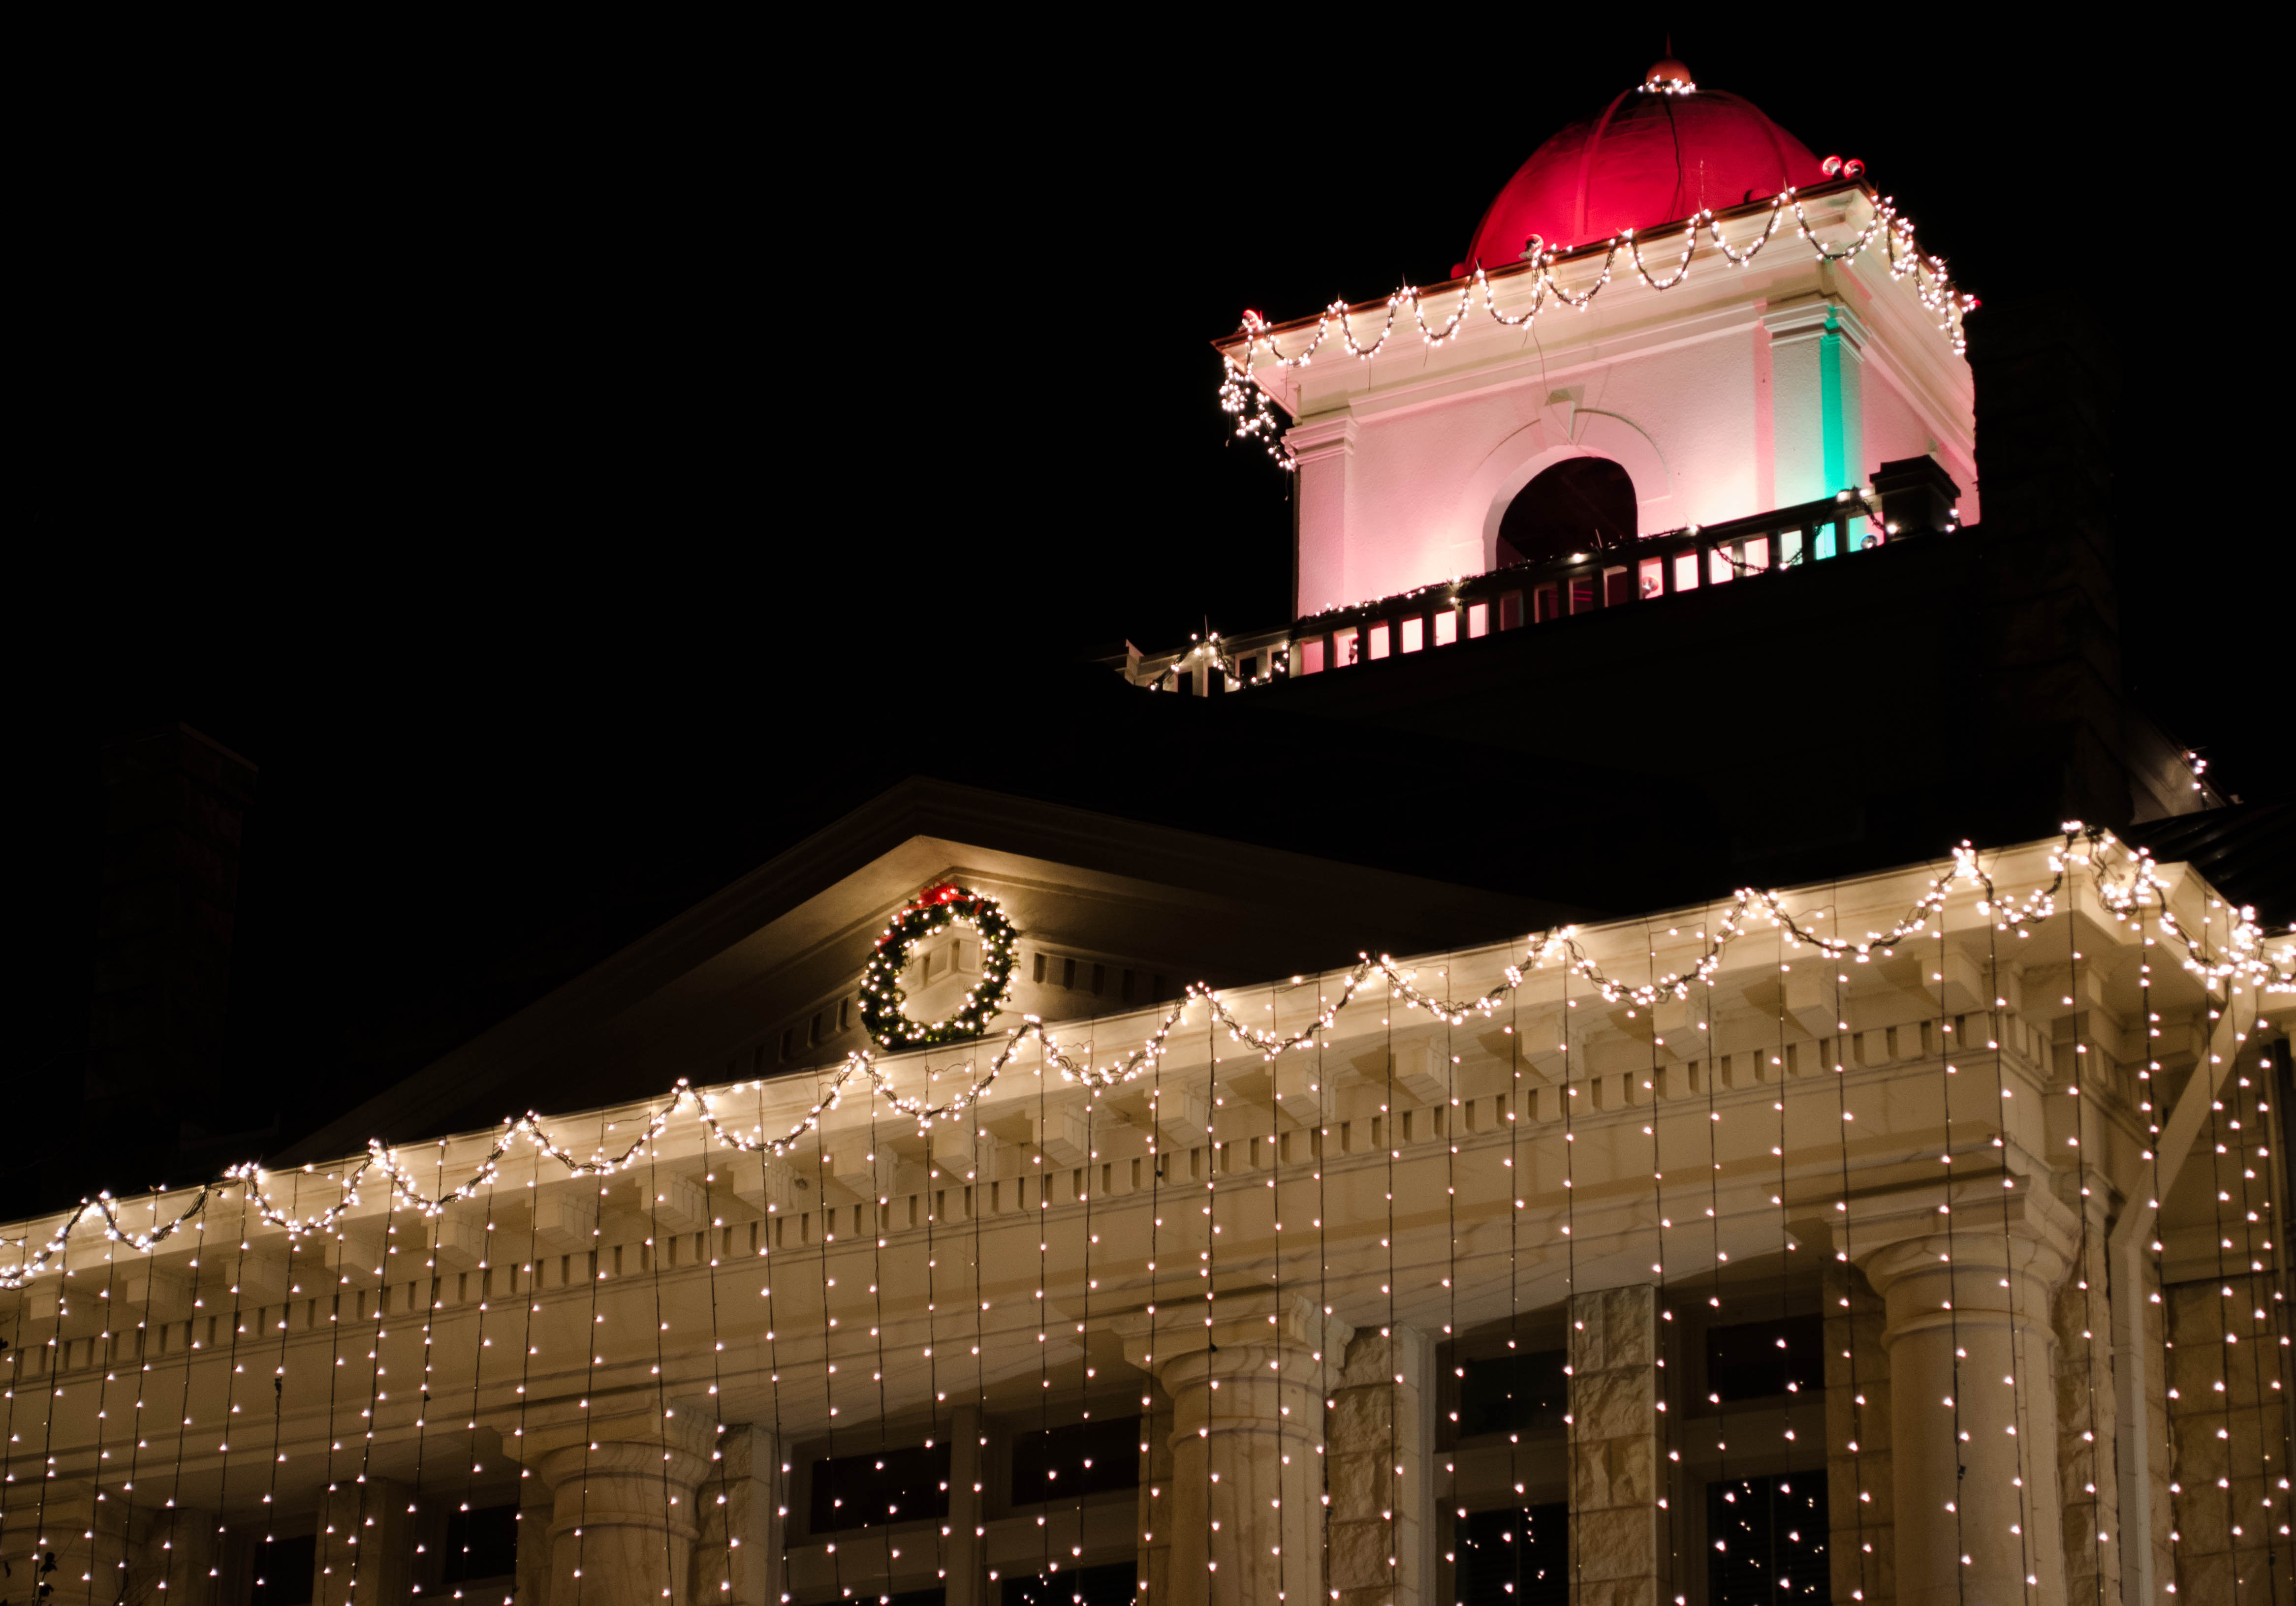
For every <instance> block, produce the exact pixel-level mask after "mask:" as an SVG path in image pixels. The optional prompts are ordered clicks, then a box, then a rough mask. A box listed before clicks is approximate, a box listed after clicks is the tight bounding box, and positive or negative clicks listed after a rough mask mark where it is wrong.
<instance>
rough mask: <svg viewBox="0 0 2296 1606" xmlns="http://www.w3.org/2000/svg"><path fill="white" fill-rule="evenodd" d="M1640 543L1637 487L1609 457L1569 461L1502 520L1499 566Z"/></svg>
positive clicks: (1524, 493) (1523, 494)
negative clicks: (1636, 503) (1638, 541)
mask: <svg viewBox="0 0 2296 1606" xmlns="http://www.w3.org/2000/svg"><path fill="white" fill-rule="evenodd" d="M1634 538H1635V482H1634V481H1633V480H1632V479H1629V478H1628V476H1627V471H1626V470H1624V469H1622V468H1620V466H1619V465H1618V464H1617V463H1612V462H1611V460H1610V459H1609V458H1607V457H1566V458H1564V459H1563V460H1562V462H1561V463H1556V464H1555V465H1554V467H1553V468H1551V469H1548V470H1547V471H1546V472H1544V473H1542V474H1540V475H1539V476H1538V478H1537V479H1533V480H1532V481H1531V482H1530V483H1529V485H1526V486H1524V487H1523V488H1522V489H1521V490H1520V491H1518V492H1517V493H1516V494H1515V498H1514V500H1513V502H1510V503H1509V504H1507V510H1506V512H1505V513H1503V514H1501V515H1500V517H1499V541H1498V560H1499V561H1500V562H1501V563H1502V564H1506V563H1546V562H1552V561H1554V560H1556V559H1558V558H1567V557H1569V556H1570V554H1571V553H1574V552H1600V551H1601V550H1603V548H1604V547H1606V546H1620V545H1626V544H1628V543H1629V542H1631V541H1633V540H1634Z"/></svg>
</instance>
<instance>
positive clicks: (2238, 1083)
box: [2233, 1022, 2280, 1601]
mask: <svg viewBox="0 0 2296 1606" xmlns="http://www.w3.org/2000/svg"><path fill="white" fill-rule="evenodd" d="M2257 1024H2259V1025H2260V1024H2261V1022H2257ZM2270 1063H2271V1061H2269V1060H2266V1061H2261V1062H2260V1063H2259V1066H2258V1067H2257V1069H2259V1072H2260V1071H2261V1070H2262V1069H2264V1067H2266V1066H2268V1065H2269V1064H2270ZM2234 1088H2235V1092H2234V1095H2233V1113H2234V1114H2235V1115H2236V1116H2239V1117H2241V1118H2242V1119H2241V1120H2238V1121H2235V1122H2234V1123H2233V1124H2234V1126H2235V1127H2236V1128H2243V1129H2244V1127H2246V1126H2252V1125H2254V1123H2255V1120H2256V1118H2257V1115H2258V1114H2259V1110H2258V1108H2257V1107H2258V1106H2259V1105H2263V1106H2264V1109H2265V1110H2269V1109H2270V1105H2269V1104H2267V1103H2266V1102H2265V1100H2264V1098H2263V1095H2262V1094H2261V1093H2259V1092H2258V1091H2257V1089H2256V1087H2255V1085H2254V1081H2253V1079H2252V1078H2251V1077H2247V1076H2244V1075H2241V1074H2239V1073H2238V1072H2237V1071H2235V1076H2234ZM2243 1093H2246V1094H2252V1095H2253V1096H2251V1097H2248V1098H2243V1097H2242V1096H2241V1094H2243ZM2249 1143H2250V1139H2249V1138H2247V1137H2245V1136H2243V1138H2242V1140H2241V1143H2240V1148H2241V1149H2242V1150H2243V1152H2242V1153H2240V1155H2239V1157H2238V1158H2239V1160H2240V1205H2239V1209H2240V1210H2241V1212H2242V1214H2243V1217H2244V1218H2245V1219H2246V1221H2247V1223H2248V1233H2247V1241H2248V1274H2247V1275H2246V1276H2245V1277H2243V1278H2242V1279H2241V1282H2242V1283H2243V1286H2244V1288H2245V1289H2246V1293H2245V1294H2244V1296H2243V1304H2244V1305H2245V1306H2246V1307H2247V1308H2248V1309H2249V1310H2250V1311H2251V1313H2252V1320H2253V1322H2254V1323H2256V1326H2251V1328H2250V1329H2249V1333H2248V1371H2249V1390H2250V1392H2251V1395H2252V1396H2253V1397H2254V1400H2253V1403H2254V1405H2255V1407H2256V1453H2257V1465H2256V1473H2257V1484H2258V1490H2259V1495H2260V1496H2261V1498H2260V1499H2259V1502H2258V1504H2259V1505H2260V1506H2261V1507H2262V1509H2263V1510H2264V1511H2265V1512H2267V1516H2266V1517H2265V1518H2264V1519H2263V1521H2264V1525H2265V1532H2264V1572H2265V1580H2266V1590H2265V1596H2264V1598H2265V1599H2266V1600H2267V1601H2276V1600H2278V1599H2279V1598H2280V1596H2279V1593H2278V1584H2279V1569H2278V1567H2277V1566H2276V1562H2275V1559H2274V1556H2273V1551H2274V1550H2275V1549H2276V1548H2277V1547H2276V1546H2275V1545H2273V1543H2272V1528H2271V1521H2272V1520H2271V1517H2270V1516H2269V1515H2268V1513H2269V1512H2271V1510H2272V1474H2271V1472H2270V1471H2269V1470H2268V1469H2269V1466H2270V1463H2271V1459H2272V1453H2271V1451H2270V1450H2269V1449H2267V1447H2266V1446H2267V1445H2268V1444H2269V1442H2270V1440H2269V1438H2267V1421H2268V1417H2267V1411H2266V1408H2265V1403H2264V1397H2265V1394H2266V1389H2265V1386H2264V1355H2263V1346H2262V1344H2260V1343H2259V1341H2258V1340H2259V1333H2258V1332H2257V1328H2258V1327H2260V1326H2262V1325H2263V1324H2264V1323H2266V1322H2267V1316H2266V1315H2265V1312H2264V1310H2263V1308H2262V1307H2260V1306H2258V1305H2257V1304H2256V1299H2257V1298H2258V1291H2259V1290H2258V1285H2259V1282H2262V1281H2264V1278H2265V1275H2266V1274H2265V1266H2264V1262H2263V1261H2262V1260H2260V1259H2259V1258H2258V1255H2259V1251H2261V1250H2269V1249H2271V1248H2272V1241H2271V1239H2270V1238H2268V1237H2266V1236H2265V1234H2266V1233H2269V1232H2270V1231H2272V1226H2271V1224H2270V1222H2269V1221H2267V1220H2266V1219H2265V1217H2266V1216H2267V1214H2268V1213H2269V1211H2270V1210H2271V1208H2272V1207H2271V1204H2270V1201H2269V1200H2267V1201H2266V1203H2265V1207H2264V1209H2263V1210H2261V1211H2259V1209H2257V1208H2256V1200H2254V1199H2253V1198H2252V1197H2251V1192H2250V1189H2249V1185H2248V1184H2250V1183H2251V1182H2254V1181H2255V1180H2256V1168H2255V1165H2254V1164H2253V1162H2252V1159H2251V1157H2250V1156H2249V1155H2248V1154H2247V1153H2245V1152H2244V1151H2245V1150H2246V1149H2247V1148H2248V1147H2249ZM2257 1147H2258V1149H2259V1153H2262V1154H2266V1155H2268V1154H2269V1150H2268V1149H2267V1147H2265V1146H2264V1145H2260V1144H2259V1145H2258V1146H2257ZM2259 1229H2261V1230H2259ZM2237 1531H2238V1530H2237V1529H2235V1532H2237Z"/></svg>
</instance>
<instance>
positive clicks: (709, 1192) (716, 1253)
mask: <svg viewBox="0 0 2296 1606" xmlns="http://www.w3.org/2000/svg"><path fill="white" fill-rule="evenodd" d="M701 1215H702V1218H703V1219H704V1220H705V1221H707V1222H708V1223H709V1227H708V1229H707V1233H708V1236H707V1237H706V1238H705V1239H704V1240H703V1241H704V1242H705V1243H707V1244H708V1245H709V1461H710V1464H711V1465H712V1466H713V1467H715V1468H716V1469H717V1496H716V1503H715V1504H714V1506H713V1508H712V1509H714V1510H715V1511H716V1512H717V1526H718V1528H720V1529H721V1530H722V1531H723V1532H724V1534H725V1536H726V1576H725V1577H723V1578H721V1579H719V1580H718V1584H717V1590H718V1593H719V1594H731V1593H732V1592H733V1588H734V1524H733V1521H732V1520H731V1518H730V1516H729V1515H728V1513H727V1512H726V1445H725V1438H726V1421H725V1418H726V1400H725V1384H726V1375H725V1374H726V1368H725V1363H724V1360H723V1356H725V1354H726V1341H725V1340H723V1339H722V1338H720V1337H718V1334H717V1262H718V1259H719V1258H720V1257H721V1256H722V1255H728V1254H731V1253H733V1250H734V1229H733V1228H732V1227H729V1226H727V1225H726V1221H725V1217H721V1216H719V1215H718V1214H717V1158H716V1157H715V1156H714V1155H712V1154H711V1153H710V1151H709V1128H707V1127H704V1128H703V1129H702V1133H701ZM756 1475H757V1468H756V1467H755V1466H754V1465H752V1466H751V1467H750V1476H751V1477H752V1478H754V1477H755V1476H756ZM698 1497H699V1492H698V1491H697V1498H698ZM693 1518H694V1528H695V1530H696V1533H697V1535H698V1534H699V1531H700V1529H701V1512H699V1511H697V1512H694V1513H693Z"/></svg>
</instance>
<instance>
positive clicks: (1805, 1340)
mask: <svg viewBox="0 0 2296 1606" xmlns="http://www.w3.org/2000/svg"><path fill="white" fill-rule="evenodd" d="M1788 1384H1792V1385H1793V1390H1794V1391H1795V1392H1800V1391H1801V1390H1805V1389H1823V1388H1825V1333H1824V1330H1823V1328H1822V1327H1821V1325H1820V1323H1819V1320H1818V1318H1817V1317H1816V1316H1788V1317H1786V1318H1785V1319H1784V1320H1783V1321H1771V1322H1742V1323H1737V1324H1736V1325H1734V1326H1730V1327H1710V1328H1708V1329H1707V1330H1706V1387H1707V1389H1708V1391H1709V1392H1710V1393H1714V1394H1718V1395H1720V1396H1721V1397H1722V1401H1723V1403H1724V1404H1725V1405H1727V1404H1729V1403H1730V1402H1732V1401H1734V1400H1749V1399H1767V1398H1769V1397H1772V1396H1774V1395H1780V1394H1784V1393H1786V1392H1788V1389H1787V1385H1788Z"/></svg>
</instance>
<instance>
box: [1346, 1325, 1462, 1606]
mask: <svg viewBox="0 0 2296 1606" xmlns="http://www.w3.org/2000/svg"><path fill="white" fill-rule="evenodd" d="M1434 1377H1435V1348H1434V1345H1433V1343H1432V1342H1431V1340H1429V1339H1428V1337H1427V1335H1426V1334H1424V1333H1422V1332H1417V1331H1415V1330H1414V1329H1412V1328H1408V1327H1397V1328H1395V1329H1393V1330H1392V1331H1391V1333H1390V1335H1384V1336H1383V1335H1382V1333H1381V1332H1378V1331H1377V1330H1376V1329H1365V1331H1364V1332H1359V1333H1357V1335H1356V1337H1355V1341H1354V1342H1353V1343H1352V1344H1350V1345H1349V1347H1348V1349H1347V1364H1346V1366H1345V1367H1344V1368H1342V1369H1341V1372H1340V1373H1339V1374H1338V1375H1337V1376H1336V1377H1334V1378H1333V1389H1332V1404H1331V1409H1330V1410H1329V1411H1328V1412H1327V1413H1325V1420H1326V1422H1328V1424H1329V1426H1328V1429H1327V1431H1328V1432H1329V1434H1330V1436H1331V1446H1330V1455H1329V1457H1328V1461H1329V1466H1328V1468H1327V1470H1326V1472H1325V1479H1326V1481H1327V1482H1328V1484H1329V1485H1330V1488H1331V1495H1332V1509H1331V1529H1330V1535H1331V1549H1330V1554H1329V1557H1328V1559H1327V1561H1326V1567H1327V1569H1328V1570H1329V1572H1330V1575H1331V1577H1330V1580H1329V1582H1330V1588H1331V1592H1332V1594H1333V1598H1334V1599H1336V1600H1338V1601H1339V1602H1341V1606H1432V1602H1434V1600H1435V1541H1436V1532H1435V1528H1436V1525H1435V1521H1434V1507H1435V1500H1434V1489H1435V1484H1434V1466H1433V1457H1434V1449H1435V1389H1434Z"/></svg>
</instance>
